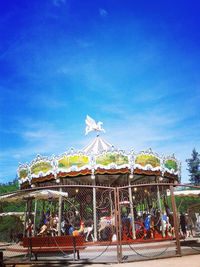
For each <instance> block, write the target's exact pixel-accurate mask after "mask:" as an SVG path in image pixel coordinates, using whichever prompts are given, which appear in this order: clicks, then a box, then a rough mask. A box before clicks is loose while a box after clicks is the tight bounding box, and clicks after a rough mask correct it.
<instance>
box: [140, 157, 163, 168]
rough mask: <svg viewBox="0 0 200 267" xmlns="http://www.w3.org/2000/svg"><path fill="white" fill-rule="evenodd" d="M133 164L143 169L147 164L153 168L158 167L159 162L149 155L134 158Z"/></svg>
mask: <svg viewBox="0 0 200 267" xmlns="http://www.w3.org/2000/svg"><path fill="white" fill-rule="evenodd" d="M135 163H136V164H139V165H141V166H143V167H145V166H146V165H147V164H150V165H151V166H152V167H153V168H155V167H159V166H160V160H159V159H158V158H156V157H154V156H151V155H139V156H137V157H136V160H135Z"/></svg>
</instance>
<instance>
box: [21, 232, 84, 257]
mask: <svg viewBox="0 0 200 267" xmlns="http://www.w3.org/2000/svg"><path fill="white" fill-rule="evenodd" d="M23 247H27V248H29V252H30V259H31V256H32V254H34V256H35V259H36V260H37V254H39V253H42V252H49V253H50V252H63V253H64V252H65V251H69V252H72V253H74V260H76V254H77V260H79V259H80V255H79V250H83V249H84V248H85V246H84V238H83V235H79V236H71V235H65V236H44V237H41V236H34V237H25V238H23Z"/></svg>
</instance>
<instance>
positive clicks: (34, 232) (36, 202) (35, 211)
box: [33, 199, 38, 236]
mask: <svg viewBox="0 0 200 267" xmlns="http://www.w3.org/2000/svg"><path fill="white" fill-rule="evenodd" d="M37 204H38V201H37V199H35V210H34V221H33V234H34V236H35V235H36V218H37Z"/></svg>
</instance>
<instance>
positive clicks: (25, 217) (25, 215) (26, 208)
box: [23, 200, 29, 237]
mask: <svg viewBox="0 0 200 267" xmlns="http://www.w3.org/2000/svg"><path fill="white" fill-rule="evenodd" d="M28 201H29V200H27V201H26V206H25V213H24V231H23V237H26V221H27V212H28Z"/></svg>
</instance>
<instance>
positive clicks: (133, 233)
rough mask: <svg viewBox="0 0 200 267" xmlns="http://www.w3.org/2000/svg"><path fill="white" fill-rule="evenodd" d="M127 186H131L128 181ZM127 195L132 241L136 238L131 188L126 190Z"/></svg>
mask: <svg viewBox="0 0 200 267" xmlns="http://www.w3.org/2000/svg"><path fill="white" fill-rule="evenodd" d="M129 186H131V184H130V181H129ZM128 193H129V202H130V211H131V221H132V235H133V239H136V236H135V218H134V212H133V196H132V191H131V187H129V188H128Z"/></svg>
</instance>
